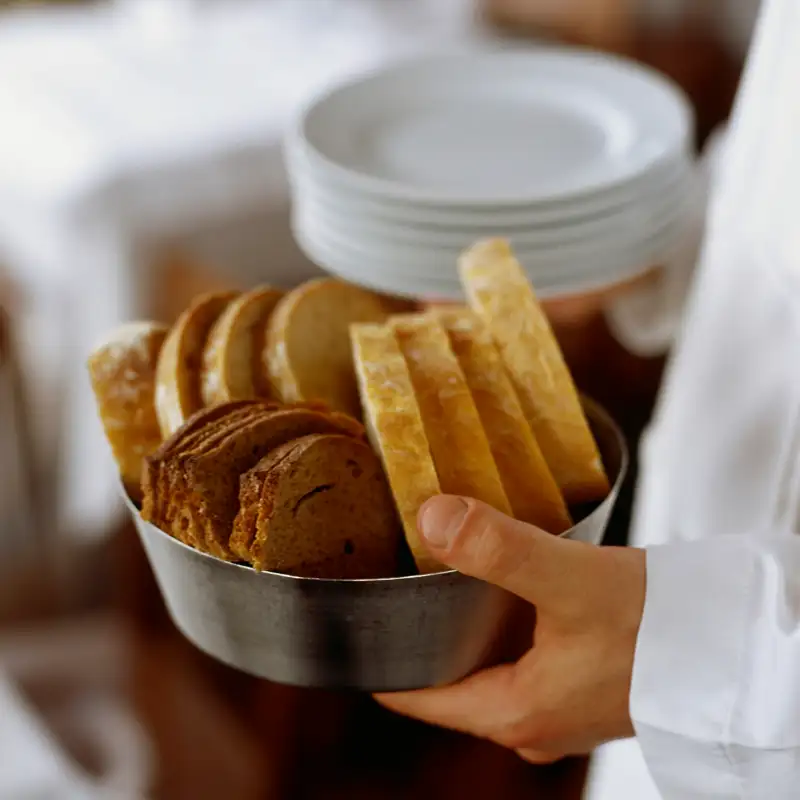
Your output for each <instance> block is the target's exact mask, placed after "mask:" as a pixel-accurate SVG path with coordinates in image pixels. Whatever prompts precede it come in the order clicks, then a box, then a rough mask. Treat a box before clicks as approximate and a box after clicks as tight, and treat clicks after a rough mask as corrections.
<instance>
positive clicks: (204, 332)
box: [156, 292, 237, 439]
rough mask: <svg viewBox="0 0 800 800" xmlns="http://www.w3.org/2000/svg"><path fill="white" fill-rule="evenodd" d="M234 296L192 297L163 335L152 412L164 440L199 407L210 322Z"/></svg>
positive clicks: (223, 294)
mask: <svg viewBox="0 0 800 800" xmlns="http://www.w3.org/2000/svg"><path fill="white" fill-rule="evenodd" d="M236 295H237V293H236V292H219V293H216V294H207V295H202V296H200V297H198V298H196V299H195V300H194V302H192V304H191V305H190V306H189V307H188V308H187V309H186V310H185V311H184V312H183V313H182V314H181V315H180V316H179V317H178V319H177V321H176V322H175V324H174V325H173V326H172V329H171V330H170V332H169V334H168V335H167V338H166V341H165V342H164V346H163V347H162V349H161V355H160V356H159V359H158V367H157V369H156V412H157V414H158V422H159V425H160V427H161V434H162V436H163V437H164V438H165V439H166V438H167V437H168V436H170V435H171V434H172V433H174V432H175V431H176V430H177V429H178V428H180V426H181V425H183V423H184V422H186V420H187V419H189V417H191V416H192V414H194V413H195V412H196V411H199V410H200V409H201V408H202V407H203V399H202V397H201V394H200V369H201V365H202V359H203V348H204V347H205V344H206V339H207V338H208V334H209V332H210V331H211V327H212V325H213V324H214V323H215V322H216V320H217V318H218V317H219V316H220V314H222V312H223V311H224V310H225V307H226V306H227V305H228V304H229V303H230V302H231V301H232V300H233V299H234V298H235V297H236Z"/></svg>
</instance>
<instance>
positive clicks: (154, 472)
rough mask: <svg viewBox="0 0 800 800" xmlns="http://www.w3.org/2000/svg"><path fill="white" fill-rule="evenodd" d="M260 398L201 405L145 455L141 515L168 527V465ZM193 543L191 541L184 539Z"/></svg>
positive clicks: (170, 494) (162, 526)
mask: <svg viewBox="0 0 800 800" xmlns="http://www.w3.org/2000/svg"><path fill="white" fill-rule="evenodd" d="M259 404H260V401H257V400H240V401H237V402H233V403H227V404H225V405H220V406H215V407H213V408H204V409H202V410H201V411H198V412H197V413H196V414H194V415H193V416H192V417H191V418H190V419H189V420H187V421H186V423H185V424H184V425H183V426H182V427H181V428H179V429H178V430H177V431H175V433H173V434H172V436H170V437H169V439H166V440H165V441H164V442H162V443H161V445H160V446H159V447H158V448H157V449H155V450H154V451H153V452H152V453H151V454H150V455H148V457H147V458H145V466H144V470H143V473H142V493H143V500H142V518H143V519H144V520H146V521H147V522H150V523H152V524H153V525H156V526H157V527H159V528H161V529H162V530H169V525H168V524H167V520H168V507H169V504H170V502H169V501H170V499H171V498H173V499H174V497H175V495H174V492H173V491H171V490H170V488H169V485H168V478H169V475H168V470H167V465H168V464H169V463H170V461H171V460H173V459H175V458H176V457H178V456H179V454H180V452H181V450H182V448H184V449H185V448H188V449H189V450H191V449H192V448H193V447H194V446H195V444H196V443H197V442H199V441H201V440H202V439H203V438H204V437H207V436H208V435H209V433H210V432H212V431H214V430H218V429H219V427H220V426H224V424H225V420H226V419H229V418H230V417H232V416H235V415H237V414H241V413H242V412H243V410H245V409H248V408H251V407H252V406H257V405H259ZM187 544H192V542H187Z"/></svg>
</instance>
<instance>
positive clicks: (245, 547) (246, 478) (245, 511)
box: [230, 412, 367, 561]
mask: <svg viewBox="0 0 800 800" xmlns="http://www.w3.org/2000/svg"><path fill="white" fill-rule="evenodd" d="M328 417H329V418H330V419H331V420H332V421H333V422H335V423H337V424H339V425H340V426H341V432H342V433H346V434H347V435H349V436H352V437H354V438H355V439H359V440H361V441H362V442H365V443H367V433H366V430H365V428H364V426H363V425H362V424H361V423H360V422H358V421H357V420H355V419H353V418H352V417H349V416H347V415H346V414H341V413H339V412H333V413H331V414H329V415H328ZM300 441H302V439H295V440H293V441H290V442H287V443H286V444H284V445H281V446H280V447H276V448H275V449H274V450H272V451H271V452H270V453H268V454H267V455H266V456H264V458H262V459H261V461H259V462H258V464H256V465H255V466H254V467H253V468H252V469H250V470H248V471H247V472H246V473H245V474H244V475H242V476H241V478H240V479H239V513H238V514H237V515H236V519H235V520H234V523H233V534H232V536H231V540H230V547H231V550H232V551H233V553H235V554H236V555H237V556H238V557H239V558H241V559H242V560H244V561H249V558H250V547H251V545H252V543H253V539H254V538H255V535H256V518H257V517H258V508H259V503H260V502H261V495H262V493H263V491H264V481H265V480H266V479H267V475H268V474H269V472H270V470H271V469H272V468H273V467H274V466H275V465H276V464H277V463H278V461H280V460H282V459H284V458H286V456H287V455H288V454H289V453H290V452H291V450H292V449H293V448H294V447H296V446H297V443H298V442H300Z"/></svg>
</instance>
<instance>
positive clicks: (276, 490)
mask: <svg viewBox="0 0 800 800" xmlns="http://www.w3.org/2000/svg"><path fill="white" fill-rule="evenodd" d="M266 461H267V462H268V463H265V464H263V465H262V466H261V467H260V469H261V470H262V472H263V473H264V474H265V479H264V481H263V491H262V494H261V496H260V497H259V498H258V504H257V508H258V514H257V522H256V526H257V530H256V535H255V538H254V541H253V543H252V546H251V549H250V559H249V560H250V562H251V563H252V564H253V566H254V567H255V568H256V569H268V570H273V571H276V572H285V573H288V574H291V575H303V576H306V577H314V578H383V577H390V576H392V575H394V574H395V570H396V566H397V556H398V552H399V547H398V545H399V542H400V525H399V522H398V519H397V513H396V511H395V507H394V503H393V502H392V496H391V493H390V492H389V487H388V485H387V483H386V478H385V476H384V474H383V470H382V469H381V464H380V461H379V459H378V457H377V456H376V455H375V453H374V452H373V451H372V449H371V448H370V446H369V445H368V444H367V443H366V442H364V441H360V440H358V439H354V438H353V437H350V436H337V435H312V436H305V437H303V438H301V439H299V440H297V441H295V442H291V443H289V444H287V445H284V446H283V447H281V448H278V449H277V450H276V451H274V452H273V453H272V454H271V455H270V456H269V457H268V459H266ZM246 508H247V507H246V506H245V505H244V503H241V506H240V512H239V513H240V514H241V513H242V512H243V511H245V510H246Z"/></svg>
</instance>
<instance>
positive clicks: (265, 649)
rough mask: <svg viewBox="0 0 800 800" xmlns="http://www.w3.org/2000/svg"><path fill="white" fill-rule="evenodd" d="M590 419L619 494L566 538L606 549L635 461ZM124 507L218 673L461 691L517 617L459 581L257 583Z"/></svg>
mask: <svg viewBox="0 0 800 800" xmlns="http://www.w3.org/2000/svg"><path fill="white" fill-rule="evenodd" d="M584 408H585V410H586V413H587V416H588V418H589V421H590V424H591V427H592V430H593V432H594V435H595V438H596V439H597V443H598V445H599V447H600V451H601V453H602V456H603V459H604V463H605V465H606V469H607V471H608V475H609V479H610V481H611V483H612V488H611V492H610V493H609V495H608V496H607V497H606V498H605V500H603V502H602V503H600V504H599V505H597V506H596V507H595V508H593V509H591V510H590V511H589V512H588V513H587V514H586V515H585V516H583V518H582V519H580V521H579V522H578V523H577V524H576V525H574V526H573V527H572V528H570V529H569V530H568V531H566V532H565V533H564V534H563V535H564V536H566V537H567V538H570V539H577V540H580V541H584V542H590V543H594V544H599V543H600V541H601V540H602V538H603V534H604V531H605V528H606V525H607V524H608V520H609V517H610V515H611V511H612V509H613V506H614V503H615V501H616V498H617V495H618V493H619V489H620V485H621V484H622V481H623V479H624V476H625V472H626V469H627V462H628V455H627V449H626V446H625V441H624V438H623V435H622V433H621V432H620V430H619V428H618V427H617V425H616V424H615V423H614V422H613V420H612V419H611V418H610V417H609V416H608V414H607V413H606V412H605V411H604V410H603V409H602V408H600V407H599V406H598V405H596V404H595V403H594V402H592V401H590V400H588V399H585V398H584ZM126 502H127V505H128V508H129V509H130V512H131V514H132V515H133V519H134V522H135V524H136V529H137V531H138V533H139V537H140V538H141V540H142V544H143V545H144V549H145V551H146V553H147V557H148V559H149V561H150V564H151V566H152V568H153V572H154V573H155V577H156V580H157V582H158V585H159V587H160V589H161V593H162V595H163V597H164V601H165V603H166V606H167V609H168V611H169V614H170V616H171V617H172V620H173V621H174V623H175V625H176V626H177V628H178V629H179V630H180V631H181V632H182V633H183V635H184V636H186V638H188V639H189V640H190V641H191V642H193V643H194V644H195V645H196V646H197V647H199V648H200V649H201V650H203V651H205V652H206V653H208V654H209V655H211V656H212V657H214V658H216V659H218V660H219V661H222V662H224V663H226V664H228V665H230V666H233V667H235V668H237V669H239V670H242V671H243V672H246V673H249V674H251V675H255V676H258V677H261V678H267V679H269V680H272V681H277V682H279V683H285V684H293V685H296V686H307V687H326V688H336V689H357V690H363V691H370V692H373V691H396V690H403V689H416V688H423V687H428V686H435V685H440V684H446V683H450V682H453V681H455V680H458V679H459V678H461V677H463V676H464V675H466V674H468V673H469V672H471V671H473V670H474V669H476V667H478V666H479V665H480V664H481V663H482V661H483V660H484V659H485V657H486V655H487V653H488V652H489V650H490V648H491V647H492V645H493V643H494V641H495V639H496V636H497V634H498V631H499V630H500V628H501V626H502V622H503V619H504V617H505V616H506V614H507V613H508V611H509V609H510V607H511V605H512V599H511V597H510V596H509V595H508V594H506V593H505V592H504V591H503V590H501V589H498V588H497V587H495V586H491V585H489V584H487V583H484V582H482V581H479V580H476V579H474V578H471V577H468V576H465V575H462V574H460V573H458V572H455V571H447V572H441V573H437V574H432V575H416V576H408V577H398V578H381V579H376V580H326V579H317V578H297V577H291V576H288V575H282V574H278V573H274V572H256V571H255V570H253V569H252V568H250V567H247V566H242V565H239V564H234V563H230V562H226V561H221V560H219V559H217V558H214V557H212V556H209V555H205V554H204V553H201V552H198V551H197V550H193V549H192V548H191V547H188V546H187V545H184V544H182V543H181V542H179V541H178V540H177V539H173V538H172V537H170V536H169V535H167V534H166V533H164V532H162V531H161V530H159V529H158V528H156V527H154V526H153V525H150V524H148V523H147V522H144V521H143V520H142V519H141V517H140V515H139V512H138V510H137V508H136V507H135V506H134V504H133V503H132V502H131V501H130V500H129V499H128V498H127V497H126Z"/></svg>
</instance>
